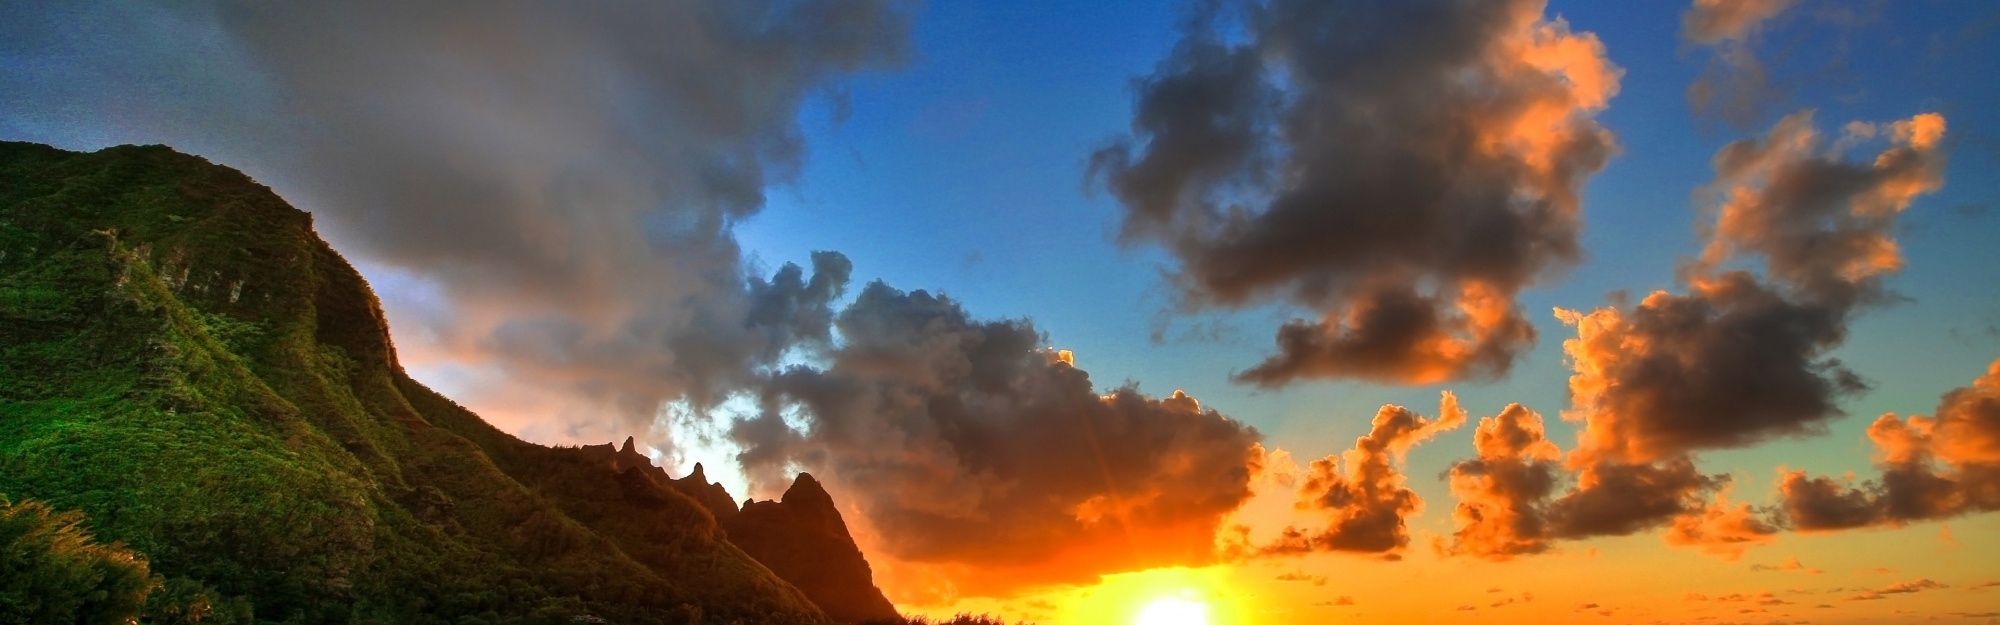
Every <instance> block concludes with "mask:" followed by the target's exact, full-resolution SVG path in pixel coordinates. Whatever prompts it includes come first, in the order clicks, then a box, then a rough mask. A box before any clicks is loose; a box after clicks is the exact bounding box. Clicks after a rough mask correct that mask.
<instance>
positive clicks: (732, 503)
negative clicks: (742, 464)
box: [669, 462, 736, 521]
mask: <svg viewBox="0 0 2000 625" xmlns="http://www.w3.org/2000/svg"><path fill="white" fill-rule="evenodd" d="M669 483H670V485H671V486H673V488H674V490H678V491H680V492H681V494H684V495H687V496H689V497H693V498H694V500H695V501H697V502H700V503H701V507H703V508H707V509H708V513H709V514H711V515H714V516H715V520H717V521H720V520H723V519H727V518H729V516H730V515H733V514H736V498H735V497H731V496H730V495H729V490H728V489H726V488H723V487H722V484H720V483H713V482H709V481H708V474H706V473H704V472H702V468H701V463H699V462H697V463H694V471H692V472H689V473H688V475H687V477H683V478H681V479H678V480H669Z"/></svg>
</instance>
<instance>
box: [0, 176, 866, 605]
mask: <svg viewBox="0 0 2000 625" xmlns="http://www.w3.org/2000/svg"><path fill="white" fill-rule="evenodd" d="M623 451H625V452H630V446H629V445H627V449H625V450H623ZM612 455H613V456H614V457H615V456H618V455H619V454H618V453H616V452H613V453H612ZM687 489H688V487H687V486H682V485H679V483H678V482H675V481H673V480H669V479H666V476H665V474H664V472H662V471H659V470H658V469H657V468H653V467H651V465H650V463H647V464H646V465H645V466H644V467H641V466H638V465H637V464H634V463H621V462H612V463H607V462H604V461H603V458H601V457H600V454H598V453H596V452H595V451H592V450H589V449H582V448H561V447H553V448H552V447H544V446H541V445H535V444H531V443H527V442H524V441H521V440H519V439H517V438H515V437H513V436H511V435H508V434H506V433H504V432H501V431H500V430H497V429H495V428H493V427H492V426H490V425H488V424H487V423H486V422H484V421H482V420H480V418H479V417H478V416H477V415H474V414H473V413H471V412H469V411H467V410H466V409H465V408H463V407H461V406H459V405H458V404H456V403H453V402H452V401H451V400H449V399H447V398H445V397H443V396H441V395H439V394H438V393H436V392H434V391H432V390H431V389H429V388H426V387H425V386H424V385H422V384H420V383H418V382H417V381H415V380H413V379H411V378H410V377H409V376H408V375H407V374H406V373H405V372H404V370H403V368H402V367H401V366H400V365H399V364H398V363H397V360H396V351H395V347H394V345H393V344H392V343H391V342H390V340H389V334H388V331H387V326H386V325H385V323H384V321H383V316H382V311H381V307H380V305H379V303H378V301H377V300H376V298H375V296H374V294H373V292H372V291H371V290H370V289H369V287H368V285H367V284H366V283H365V282H364V281H363V280H362V278H361V276H360V274H358V273H357V272H355V270H354V268H353V267H352V266H350V265H348V263H347V262H346V261H345V260H343V259H342V258H341V257H340V255H339V254H337V253H335V252H334V250H333V249H332V248H330V247H329V246H328V245H327V244H326V243H325V242H324V241H322V240H321V239H320V238H319V237H318V235H317V234H315V233H314V231H313V228H312V216H311V215H309V214H307V213H304V212H302V211H299V210H296V209H294V208H292V207H290V206H289V205H287V204H286V203H285V202H284V201H283V200H282V199H280V198H279V197H278V196H277V195H275V194H274V193H272V192H271V190H270V189H268V188H266V187H264V186H262V185H260V184H257V183H256V182H255V181H253V180H251V179H250V178H248V177H246V176H244V175H243V174H241V173H239V172H237V171H235V170H233V169H229V168H226V167H221V166H218V165H214V164H211V163H209V162H207V161H205V160H202V159H200V158H197V157H193V156H189V155H185V154H181V153H177V152H175V151H173V150H171V149H168V148H165V147H160V146H148V147H135V146H122V147H115V148H109V149H105V150H102V151H98V152H95V153H88V154H84V153H74V152H67V151H62V150H58V149H55V148H51V147H48V146H42V145H35V144H26V143H0V494H4V496H7V497H11V498H13V499H15V500H21V499H34V500H39V501H42V502H46V503H47V504H49V505H50V506H52V507H54V508H56V509H63V510H75V511H79V512H81V513H82V514H83V515H84V516H85V518H87V519H88V525H89V528H90V531H91V533H92V534H94V535H95V536H97V537H98V538H100V539H103V540H107V541H116V542H119V543H122V544H123V545H124V546H125V547H128V548H130V549H131V550H132V551H134V552H137V553H139V554H142V555H143V556H144V557H145V558H146V559H147V560H148V561H149V563H150V565H151V571H152V572H153V573H154V574H157V575H160V576H162V577H163V578H164V579H165V580H166V583H167V586H168V587H170V588H181V589H197V590H199V591H201V592H203V593H208V594H211V595H213V596H216V597H223V598H227V600H228V601H231V602H233V603H232V605H244V604H247V605H248V606H249V607H250V609H251V610H253V611H254V615H255V619H256V620H257V621H259V622H285V623H301V624H312V623H355V624H373V623H384V624H386V623H399V624H400V623H412V624H422V625H428V624H446V623H450V624H470V623H487V624H499V623H550V624H554V623H599V622H601V623H634V624H636V623H647V624H651V623H772V624H779V623H785V624H790V623H825V622H828V621H829V618H828V617H827V616H826V613H827V611H825V610H821V609H820V608H819V607H817V606H815V605H814V604H813V602H812V600H811V599H810V598H809V597H808V595H807V593H803V592H801V591H800V588H799V587H798V586H797V585H795V584H794V583H788V582H787V581H785V579H784V578H782V577H781V576H780V575H777V574H774V573H773V572H772V570H773V568H778V567H767V566H765V565H763V564H759V562H758V561H757V560H756V559H753V558H752V557H751V556H750V555H749V554H746V553H745V551H744V550H743V549H739V548H738V547H737V546H736V545H734V544H732V543H731V542H730V540H729V539H728V537H727V534H726V533H725V532H724V531H723V527H722V525H720V524H719V523H718V522H717V521H716V517H717V515H716V514H715V513H714V512H713V511H712V509H713V502H709V501H707V500H706V499H705V497H706V496H705V495H703V496H702V497H703V498H697V497H690V496H688V494H686V493H685V492H684V491H685V490H687ZM723 495H724V496H725V497H726V495H727V494H726V493H724V494H723ZM729 506H730V507H731V508H733V504H729ZM843 534H844V531H843ZM849 544H851V540H850V541H849ZM854 555H858V552H857V553H856V554H854ZM863 566H864V567H865V562H864V563H863ZM863 570H864V571H865V568H864V569H863ZM860 579H861V580H862V581H863V583H865V582H866V578H860ZM870 588H871V589H872V586H870ZM878 596H879V593H878ZM843 609H844V608H843Z"/></svg>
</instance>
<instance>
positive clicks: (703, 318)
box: [0, 0, 908, 441]
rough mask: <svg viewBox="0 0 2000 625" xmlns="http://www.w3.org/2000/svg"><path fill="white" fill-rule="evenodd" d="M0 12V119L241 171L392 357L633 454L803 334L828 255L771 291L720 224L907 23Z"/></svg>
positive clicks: (571, 13) (880, 17)
mask: <svg viewBox="0 0 2000 625" xmlns="http://www.w3.org/2000/svg"><path fill="white" fill-rule="evenodd" d="M7 12H8V14H9V15H8V16H7V19H5V20H4V21H5V22H6V23H7V24H8V25H7V26H6V27H4V28H5V29H6V30H7V34H6V38H7V39H9V40H10V41H12V42H21V43H19V44H17V45H18V47H17V45H10V46H9V47H10V49H12V50H11V51H10V57H11V56H14V55H15V54H17V53H18V55H19V56H18V58H22V59H32V62H29V61H26V60H24V61H23V62H24V63H26V64H27V65H28V66H31V67H35V68H37V70H36V71H30V72H22V73H19V74H17V73H14V72H9V73H8V76H7V77H6V78H0V80H4V81H6V82H5V83H4V84H0V91H4V92H8V93H9V94H10V95H8V96H5V97H3V98H0V103H4V104H3V105H0V106H4V109H5V113H4V115H5V116H6V121H7V124H8V125H9V126H10V127H15V128H26V129H28V130H29V132H30V133H31V134H34V133H47V134H49V135H50V136H51V137H52V138H53V137H65V136H68V135H65V134H63V133H65V132H67V130H65V129H73V128H94V129H104V130H101V131H100V132H101V136H97V137H91V136H89V135H85V136H84V138H85V139H86V140H88V139H91V138H96V139H100V140H102V141H104V142H107V143H109V142H165V143H172V144H175V145H177V146H181V147H184V148H187V149H193V150H196V151H198V152H200V153H202V154H204V155H206V156H208V157H210V158H211V159H214V160H217V161H221V162H226V163H232V164H237V165H241V166H244V167H245V168H246V170H248V171H249V173H251V174H252V175H254V176H256V177H258V178H259V179H261V180H264V181H265V182H267V183H269V184H272V185H273V186H274V187H277V188H278V190H279V191H280V192H281V193H282V194H284V195H285V196H286V197H287V198H290V199H292V200H293V201H295V202H297V203H298V204H299V205H300V206H301V207H302V208H306V209H308V210H311V211H313V213H314V215H315V217H316V218H317V225H318V227H319V228H320V230H321V231H322V232H323V233H325V234H326V235H327V237H328V238H329V239H330V240H332V241H334V242H335V243H336V244H338V247H339V248H340V249H341V250H343V252H344V253H347V254H349V255H350V256H352V257H355V258H356V260H357V261H358V262H359V263H360V264H361V265H362V266H363V267H364V268H368V269H369V271H370V275H371V276H372V277H380V278H383V279H378V280H377V281H376V282H377V288H378V289H382V294H383V296H384V298H385V300H386V303H387V308H388V310H389V312H390V314H391V321H392V322H393V323H394V324H395V325H396V326H397V338H398V339H399V347H400V348H402V354H403V356H404V357H405V359H406V360H407V361H409V362H410V364H412V365H413V366H416V367H420V368H427V369H428V370H432V371H438V372H441V375H444V374H449V375H450V376H451V377H453V378H454V379H456V380H457V381H458V382H459V383H460V384H458V385H459V386H463V387H464V388H459V389H453V390H454V391H455V392H456V393H455V394H460V395H463V396H462V397H461V399H462V400H464V401H466V402H467V403H468V405H469V406H471V407H473V408H475V409H477V410H479V411H480V412H481V413H482V414H483V415H486V416H487V417H489V418H492V419H494V420H495V421H496V422H498V424H499V425H501V426H503V427H505V428H507V429H510V430H516V431H524V432H526V433H529V434H530V435H531V436H533V437H535V438H539V439H543V440H556V441H561V440H571V441H579V440H583V441H598V440H606V439H613V438H615V437H618V436H623V435H624V434H626V433H630V432H633V431H635V430H636V431H638V432H640V433H641V436H642V438H644V437H645V434H646V433H647V432H649V431H653V430H654V427H653V426H654V425H655V420H656V417H657V416H658V415H659V413H660V409H661V405H662V404H663V403H667V402H673V401H679V400H686V401H689V402H692V403H693V404H696V405H709V404H713V403H715V402H716V401H718V400H719V399H720V398H721V397H723V396H724V395H726V394H728V393H729V392H731V391H733V390H737V389H741V388H743V387H745V386H748V385H751V384H753V383H754V381H755V378H756V377H757V372H758V371H759V370H760V369H764V368H768V367H769V366H770V365H771V364H773V363H774V362H775V360H776V358H777V356H776V354H779V353H782V352H783V351H785V350H786V349H788V348H790V347H792V346H793V343H795V342H797V341H799V340H803V339H814V338H821V337H815V336H810V335H799V334H798V333H797V330H798V329H799V328H800V327H801V325H800V323H798V322H809V321H811V320H810V319H808V318H809V317H813V316H815V315H823V314H826V311H825V310H824V304H825V301H826V297H825V296H827V295H830V294H837V292H838V290H839V289H838V287H839V286H840V285H841V284H843V283H844V281H845V279H846V269H845V268H844V264H845V261H844V260H840V261H839V262H832V257H828V258H825V259H822V258H817V257H816V258H815V259H814V260H813V263H812V264H813V269H814V272H813V275H812V276H809V277H808V276H804V275H799V274H797V273H796V272H797V271H798V270H797V269H795V268H788V267H783V266H781V267H779V268H778V269H776V273H777V274H778V275H777V277H776V278H774V279H773V280H772V281H763V280H762V279H763V278H765V277H768V276H771V273H767V271H766V270H764V269H761V268H759V267H757V266H756V264H755V263H750V262H746V261H745V259H744V258H743V257H742V253H741V251H740V249H739V248H738V245H737V243H736V241H735V237H734V234H733V228H734V224H735V223H737V222H739V221H741V220H743V219H746V218H748V217H750V216H751V215H753V214H755V213H756V212H758V211H759V210H760V209H761V208H762V206H763V205H764V193H765V190H766V189H767V188H768V187H770V186H772V185H777V184H783V183H786V182H787V181H790V180H792V179H793V178H794V176H795V174H796V172H797V170H798V168H799V167H800V165H801V162H802V158H803V154H804V147H803V138H802V136H801V133H800V131H799V129H798V125H797V122H796V118H797V116H798V114H799V111H800V109H801V107H802V106H804V104H805V103H806V102H807V101H808V100H810V99H812V98H814V97H816V96H818V95H820V94H824V93H827V92H828V91H829V90H832V89H835V88H837V86H838V84H839V83H840V82H841V81H842V80H843V79H845V78H846V77H848V76H850V75H852V74H855V73H857V72H863V71H868V70H871V69H876V68H883V67H889V66H892V65H894V64H896V63H898V62H899V60H900V59H901V58H902V57H903V56H904V55H905V50H906V47H907V31H908V24H907V20H908V18H907V16H906V15H904V14H903V12H902V11H899V10H897V9H896V8H895V7H894V6H893V5H892V4H891V3H889V2H887V1H872V0H862V1H857V2H825V1H819V0H805V1H800V2H786V3H763V4H744V3H734V2H711V1H697V0H677V1H669V2H651V3H627V2H599V1H592V2H584V3H578V4H565V5H564V6H562V7H560V8H556V7H551V6H541V5H533V4H504V5H490V4H486V3H471V2H447V3H407V2H348V3H334V4H268V3H241V2H233V1H228V0H216V1H211V2H189V3H175V4H173V5H172V6H165V7H162V6H152V5H147V4H144V3H109V4H98V5H90V6H89V7H84V6H82V5H78V6H76V7H67V6H64V7H37V8H35V9H34V10H25V11H24V10H15V9H9V10H8V11H7ZM168 76H171V77H175V79H174V80H164V79H162V77H168ZM141 77H143V78H141ZM182 77H185V78H184V79H183V78H182ZM823 261H824V262H823ZM793 277H797V278H800V280H798V281H794V280H793V279H792V278H793ZM246 288H247V289H254V288H256V285H246ZM770 298H778V299H786V298H790V301H789V302H788V303H783V304H774V303H772V301H771V300H770ZM773 305H777V306H780V307H781V308H782V307H785V306H791V307H793V308H792V309H788V310H783V311H777V312H782V313H784V314H786V315H791V317H789V318H779V317H782V316H784V315H778V316H771V315H770V314H766V313H772V314H776V313H774V312H773V309H771V308H769V307H770V306H773ZM811 325H812V323H805V326H811ZM653 433H654V434H655V435H656V437H655V438H656V440H657V436H658V435H659V433H658V432H653Z"/></svg>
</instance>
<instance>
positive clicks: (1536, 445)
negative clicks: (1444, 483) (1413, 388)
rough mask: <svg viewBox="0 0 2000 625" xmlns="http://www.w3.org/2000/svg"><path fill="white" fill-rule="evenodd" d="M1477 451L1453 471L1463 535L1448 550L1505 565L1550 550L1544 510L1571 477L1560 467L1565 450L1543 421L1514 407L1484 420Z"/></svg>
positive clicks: (1475, 440) (1475, 446) (1456, 516)
mask: <svg viewBox="0 0 2000 625" xmlns="http://www.w3.org/2000/svg"><path fill="white" fill-rule="evenodd" d="M1472 446H1473V449H1474V450H1475V451H1477V452H1478V455H1477V456H1475V457H1474V458H1473V459H1471V460H1465V461H1461V462H1458V463H1456V464H1453V465H1452V467H1451V470H1450V476H1451V492H1452V495H1453V496H1455V497H1456V498H1457V499H1458V505H1457V507H1456V508H1455V509H1454V510H1453V511H1452V517H1453V518H1454V519H1456V521H1457V523H1458V531H1457V532H1455V533H1454V534H1453V535H1452V538H1451V544H1450V548H1449V550H1448V551H1449V552H1451V553H1464V554H1470V555H1474V556H1478V557H1482V558H1488V559H1494V560H1504V559H1508V558H1511V557H1513V556H1516V555H1523V554H1533V553H1541V552H1543V551H1546V550H1548V548H1549V538H1550V536H1549V530H1548V522H1547V520H1546V518H1545V515H1546V512H1545V510H1544V508H1545V507H1546V505H1547V500H1548V499H1549V497H1551V496H1552V495H1553V494H1554V493H1555V489H1556V488H1557V487H1558V486H1559V485H1560V483H1561V480H1564V479H1566V478H1567V477H1568V476H1567V475H1566V474H1564V473H1563V471H1562V466H1561V464H1560V462H1558V459H1559V458H1560V457H1561V455H1562V453H1561V451H1560V450H1558V449H1557V448H1556V445H1555V443H1552V442H1549V440H1548V438H1547V436H1546V435H1545V434H1544V432H1543V429H1542V416H1541V415H1539V414H1536V413H1535V412H1534V411H1532V410H1528V409H1527V408H1525V407H1523V406H1521V405H1520V404H1508V405H1507V407H1506V408H1504V409H1502V410H1501V411H1500V414H1498V415H1495V416H1492V417H1483V418H1481V419H1480V420H1479V429H1478V430H1477V431H1476V432H1475V433H1474V434H1473V438H1472Z"/></svg>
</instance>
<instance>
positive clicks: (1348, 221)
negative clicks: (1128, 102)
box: [1091, 0, 1621, 387]
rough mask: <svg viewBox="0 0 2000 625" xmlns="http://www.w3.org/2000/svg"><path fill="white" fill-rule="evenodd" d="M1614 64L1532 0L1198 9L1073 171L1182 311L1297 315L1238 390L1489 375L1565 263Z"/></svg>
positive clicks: (1573, 251) (1613, 86) (1506, 361)
mask: <svg viewBox="0 0 2000 625" xmlns="http://www.w3.org/2000/svg"><path fill="white" fill-rule="evenodd" d="M1238 26H1240V28H1237V27H1238ZM1239 31H1240V32H1241V33H1243V34H1242V36H1241V37H1234V38H1232V36H1230V35H1225V33H1235V32H1239ZM1237 39H1240V40H1237ZM1620 73H1621V71H1620V70H1619V69H1617V68H1616V67H1614V66H1612V65H1611V64H1610V63H1609V61H1607V60H1606V59H1605V56H1604V54H1603V46H1602V45H1601V44H1599V42H1598V41H1597V39H1596V38H1595V37H1594V36H1593V35H1590V34H1588V33H1573V32H1571V31H1570V30H1569V26H1568V24H1566V23H1565V22H1563V21H1562V20H1560V19H1555V20H1549V19H1545V18H1544V17H1543V5H1542V3H1541V2H1540V1H1538V0H1511V1H1506V2H1483V1H1482V2H1471V1H1448V0H1446V1H1420V2H1406V1H1395V2H1390V1H1345V2H1321V1H1309V0H1270V1H1268V2H1243V3H1213V4H1209V5H1203V7H1202V9H1201V10H1199V11H1197V12H1196V14H1195V15H1194V16H1193V17H1192V18H1190V19H1189V22H1188V25H1187V27H1186V30H1185V32H1184V34H1183V36H1182V39H1181V40H1180V42H1179V43H1178V44H1177V45H1176V46H1175V48H1174V50H1173V52H1172V53H1171V54H1170V56H1169V57H1168V58H1167V59H1166V60H1165V61H1163V62H1162V63H1161V64H1160V66H1159V68H1158V70H1157V71H1156V72H1155V73H1154V74H1152V75H1150V76H1147V77H1144V78H1142V79H1141V80H1140V81H1139V83H1138V85H1137V90H1138V101H1137V103H1136V107H1135V110H1134V113H1133V121H1132V126H1133V128H1132V133H1133V136H1132V137H1131V138H1128V139H1122V140H1119V141H1117V142H1115V143H1113V144H1111V145H1110V146H1108V147H1106V148H1104V149H1102V150H1100V151H1098V152H1097V153H1096V154H1094V155H1093V157H1092V162H1091V167H1092V175H1093V178H1094V179H1096V180H1101V181H1102V183H1103V184H1104V186H1105V187H1107V188H1108V189H1109V190H1110V191H1111V193H1112V194H1113V195H1115V196H1117V198H1118V199H1119V200H1120V201H1121V202H1122V203H1123V204H1124V206H1125V207H1126V209H1127V212H1126V214H1125V219H1124V223H1123V228H1122V238H1123V239H1124V240H1125V241H1126V242H1128V243H1139V242H1157V243H1159V244H1162V245H1163V246H1164V247H1165V248H1166V249H1167V250H1168V251H1169V252H1171V253H1172V255H1173V256H1174V258H1175V260H1176V263H1177V264H1176V267H1175V269H1174V273H1173V281H1174V284H1175V286H1176V287H1177V289H1178V291H1179V292H1180V294H1181V295H1182V299H1183V300H1184V303H1185V305H1186V306H1187V307H1189V308H1201V307H1213V306H1220V307H1240V306H1249V305H1255V304H1259V303H1264V302H1269V301H1274V300H1282V301H1288V302H1290V303H1292V304H1294V305H1297V306H1300V307H1303V308H1304V309H1307V310H1310V311H1312V312H1313V313H1314V314H1315V315H1317V318H1314V319H1308V320H1299V321H1295V322H1292V323H1290V324H1287V325H1286V326H1284V328H1282V329H1281V330H1280V331H1279V335H1278V347H1279V353H1278V354H1277V355H1274V356H1272V357H1271V358H1270V359H1269V360H1267V361H1265V362H1264V363H1262V364H1260V365H1257V366H1255V367H1253V368H1251V369H1248V370H1246V371H1243V372H1242V373H1240V374H1239V375H1238V376H1237V378H1238V380H1239V381H1243V382H1247V383H1253V384H1258V385H1261V386H1266V387H1274V386H1282V385H1284V384H1287V383H1289V382H1292V381H1294V380H1297V379H1301V378H1358V379H1366V380H1374V381H1383V382H1394V383H1425V382H1435V381H1441V380H1450V379H1462V378H1494V377H1499V376H1501V375H1504V374H1505V373H1506V372H1507V371H1508V369H1509V367H1510V366H1511V365H1512V364H1513V362H1514V360H1515V358H1516V357H1517V356H1518V354H1519V353H1520V352H1521V351H1522V350H1524V349H1526V348H1527V346H1528V345H1530V344H1531V343H1532V341H1533V339H1534V331H1533V327H1532V326H1531V325H1530V324H1529V323H1528V322H1527V321H1526V319H1525V318H1524V317H1523V315H1522V314H1521V312H1520V310H1519V309H1518V306H1516V305H1515V302H1514V296H1515V294H1517V293H1518V292H1519V291H1520V290H1521V289H1522V288H1524V287H1526V286H1528V285H1530V284H1533V283H1535V282H1536V281H1537V280H1539V279H1540V278H1542V277H1544V276H1546V275H1548V274H1550V273H1553V272H1556V271H1559V270H1560V269H1562V268H1564V267H1567V266H1569V265H1571V264H1574V263H1575V262H1576V260H1577V259H1578V258H1579V256H1580V251H1579V250H1578V247H1577V240H1576V239H1577V231H1578V228H1579V225H1580V215H1579V205H1578V198H1577V194H1578V191H1579V189H1580V188H1581V187H1582V185H1583V183H1584V182H1585V181H1586V180H1587V179H1588V178H1589V177H1590V176H1591V175H1592V174H1594V173H1595V172H1596V171H1597V170H1599V169H1601V168H1602V167H1603V166H1604V164H1605V162H1606V160H1607V159H1609V158H1610V156H1611V154H1612V153H1613V152H1614V151H1615V149H1616V147H1615V145H1614V143H1613V140H1612V138H1611V135H1610V133H1609V132H1608V131H1606V130H1605V129H1604V128H1602V127H1601V126H1599V125H1598V124H1597V123H1596V121H1595V120H1594V119H1593V116H1594V114H1595V113H1596V112H1597V111H1600V110H1602V109H1603V108H1604V107H1605V105H1606V104H1607V102H1608V100H1609V98H1610V97H1611V96H1612V95H1614V94H1616V92H1617V89H1618V78H1619V75H1620Z"/></svg>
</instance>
